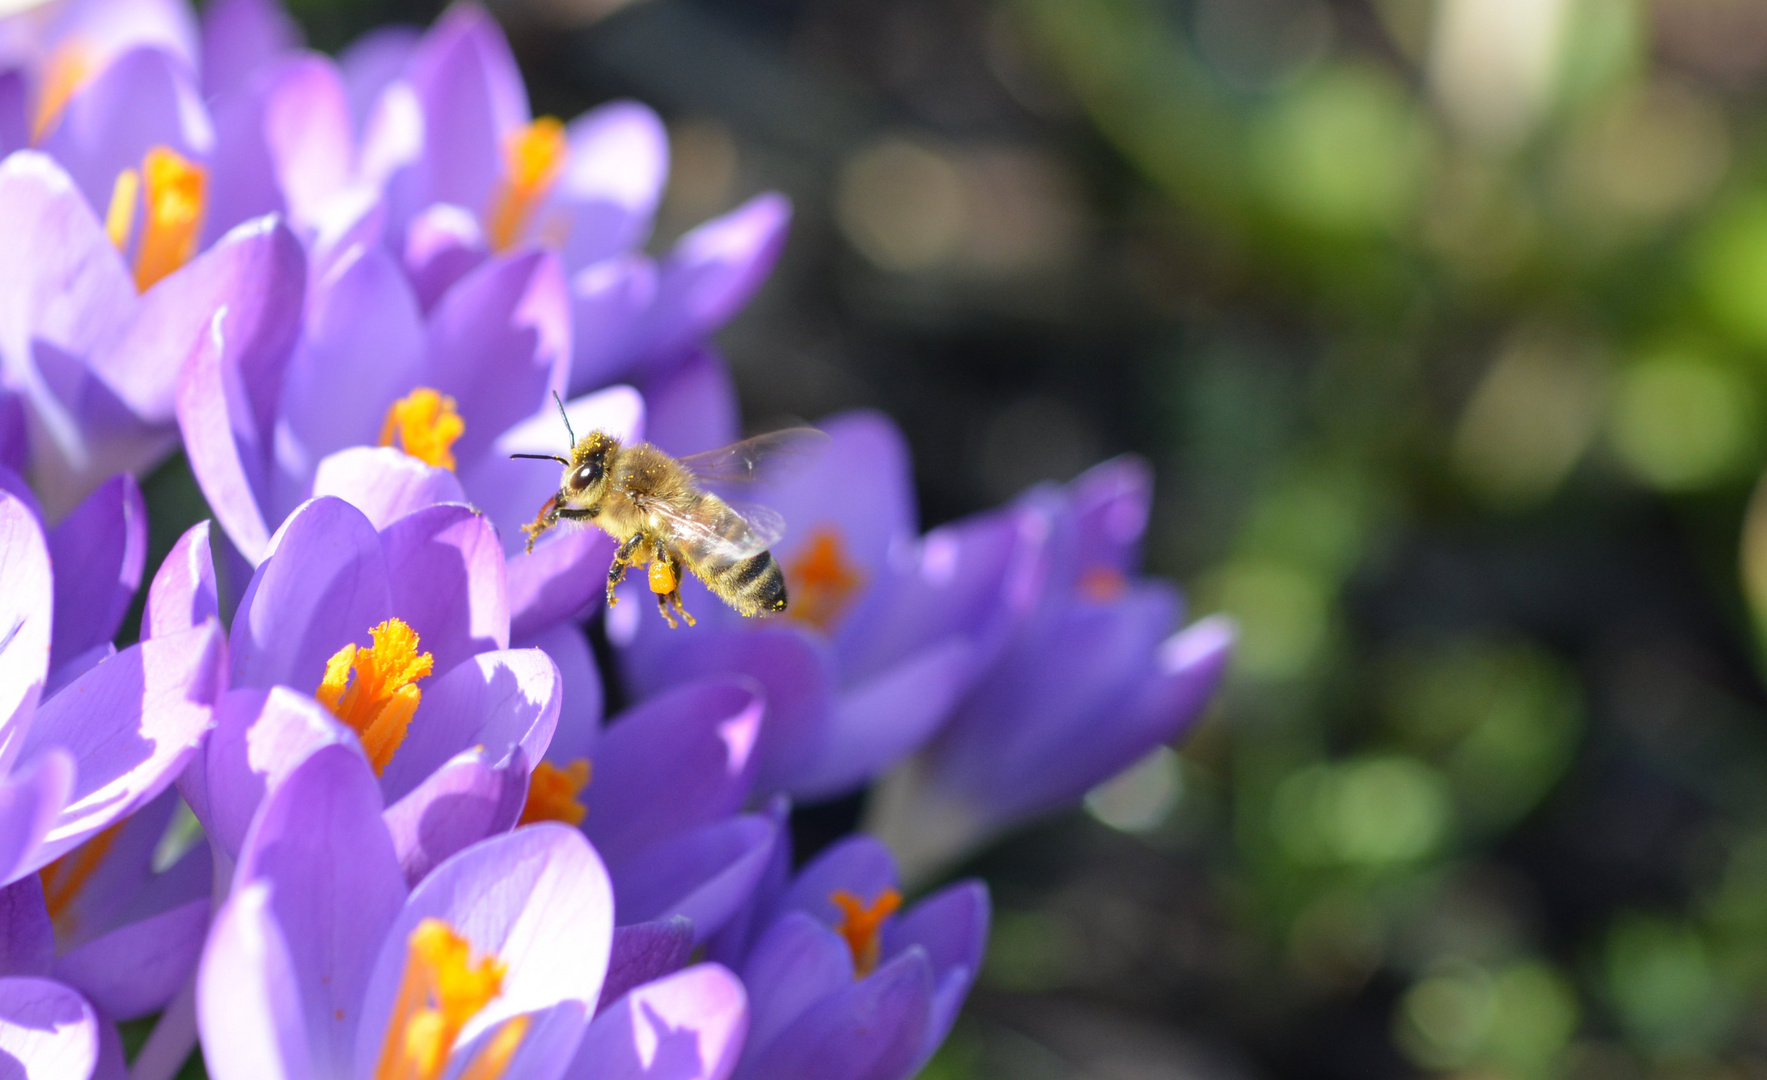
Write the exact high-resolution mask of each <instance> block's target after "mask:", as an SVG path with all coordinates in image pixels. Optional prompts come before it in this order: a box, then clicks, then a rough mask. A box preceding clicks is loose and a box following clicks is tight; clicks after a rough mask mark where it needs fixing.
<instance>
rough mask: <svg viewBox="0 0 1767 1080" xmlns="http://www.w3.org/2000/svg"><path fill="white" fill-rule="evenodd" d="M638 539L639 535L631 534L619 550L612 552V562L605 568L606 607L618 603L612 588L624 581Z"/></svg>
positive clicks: (636, 548) (636, 547)
mask: <svg viewBox="0 0 1767 1080" xmlns="http://www.w3.org/2000/svg"><path fill="white" fill-rule="evenodd" d="M640 538H641V534H639V533H633V534H632V535H631V536H628V537H627V538H626V542H625V543H623V544H621V545H620V546H619V549H618V550H616V551H615V552H614V561H613V563H612V564H611V565H609V566H608V568H607V606H608V607H613V606H614V605H615V604H617V603H619V602H620V601H619V599H618V598H617V597H615V596H614V587H615V586H617V585H619V583H620V582H622V581H624V580H626V568H627V567H628V566H631V565H632V555H633V553H634V552H636V551H637V550H638V544H639V542H640Z"/></svg>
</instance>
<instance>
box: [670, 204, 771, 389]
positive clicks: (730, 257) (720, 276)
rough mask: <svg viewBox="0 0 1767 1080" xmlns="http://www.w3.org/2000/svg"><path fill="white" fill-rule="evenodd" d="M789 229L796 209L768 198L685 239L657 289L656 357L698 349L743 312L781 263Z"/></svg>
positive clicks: (674, 254) (736, 211)
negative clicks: (691, 348) (705, 340)
mask: <svg viewBox="0 0 1767 1080" xmlns="http://www.w3.org/2000/svg"><path fill="white" fill-rule="evenodd" d="M790 225H791V203H789V202H788V201H786V199H785V197H784V196H782V195H776V194H766V195H758V196H756V197H755V198H753V199H750V200H749V201H748V202H746V203H744V204H743V205H741V206H739V207H737V208H736V209H735V210H732V211H731V212H730V213H728V214H725V215H724V216H723V217H720V218H716V219H714V220H712V221H708V222H706V223H705V224H704V225H701V226H700V227H699V228H697V229H694V230H693V231H692V232H690V233H688V234H687V235H686V236H683V237H682V238H681V240H680V241H679V242H678V243H677V244H676V245H675V248H674V250H673V251H671V252H670V253H669V257H668V258H667V259H665V260H664V262H663V267H662V275H661V278H660V280H659V281H658V284H657V299H656V306H655V309H654V310H653V313H652V315H651V321H652V326H653V328H654V329H653V332H654V333H655V334H656V335H657V342H656V344H655V346H654V350H655V352H656V353H657V354H658V355H666V354H668V353H671V352H673V351H675V350H677V349H681V348H684V347H687V346H690V345H693V344H695V343H696V342H698V341H700V340H703V339H704V338H705V337H706V336H707V335H708V334H710V333H711V332H712V331H714V330H716V329H718V328H719V327H721V326H723V325H724V324H725V323H727V322H729V321H730V319H731V317H732V316H734V315H735V314H736V313H737V312H738V311H740V310H742V307H743V305H744V304H747V303H748V302H749V298H750V297H751V296H753V295H754V294H755V292H756V291H757V290H758V289H760V287H761V284H762V283H763V282H765V281H766V280H767V275H768V274H769V273H771V272H772V270H773V264H774V263H776V262H778V261H779V254H780V252H782V251H783V250H785V235H786V231H787V229H788V228H789V227H790Z"/></svg>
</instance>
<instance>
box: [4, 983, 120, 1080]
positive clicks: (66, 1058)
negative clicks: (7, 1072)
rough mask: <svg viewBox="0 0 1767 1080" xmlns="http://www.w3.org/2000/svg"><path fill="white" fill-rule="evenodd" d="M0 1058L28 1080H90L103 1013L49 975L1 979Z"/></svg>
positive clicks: (96, 1054)
mask: <svg viewBox="0 0 1767 1080" xmlns="http://www.w3.org/2000/svg"><path fill="white" fill-rule="evenodd" d="M0 1058H3V1059H5V1060H6V1061H7V1062H9V1063H11V1065H12V1068H13V1069H14V1070H17V1071H15V1072H13V1073H12V1075H14V1076H18V1077H21V1078H24V1080H85V1078H86V1077H88V1076H90V1075H92V1070H93V1068H94V1067H95V1066H96V1065H97V1064H98V1016H97V1014H95V1013H94V1012H93V1011H92V1006H90V1005H88V1004H86V1001H85V999H83V998H82V997H80V995H79V994H78V993H76V992H75V991H73V990H72V989H69V988H68V987H66V986H63V985H61V984H60V983H57V982H51V981H50V980H48V979H31V978H19V979H0Z"/></svg>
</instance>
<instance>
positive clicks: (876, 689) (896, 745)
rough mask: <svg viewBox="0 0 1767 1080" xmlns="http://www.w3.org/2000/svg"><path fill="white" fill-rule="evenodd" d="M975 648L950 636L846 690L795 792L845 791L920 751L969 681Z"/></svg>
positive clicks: (818, 795) (813, 795) (826, 794)
mask: <svg viewBox="0 0 1767 1080" xmlns="http://www.w3.org/2000/svg"><path fill="white" fill-rule="evenodd" d="M974 652H975V650H974V649H973V648H971V647H970V644H969V642H968V641H966V640H964V639H961V638H951V639H947V640H946V641H944V642H941V643H940V644H937V645H934V646H932V647H931V648H928V649H923V650H922V651H921V652H919V653H917V654H916V655H914V656H912V657H910V658H909V659H908V660H906V661H904V662H903V663H901V664H899V665H897V666H896V667H895V668H893V669H892V670H890V671H888V672H886V673H884V674H883V675H880V676H878V677H877V678H874V679H872V680H870V681H869V682H866V683H864V684H862V685H859V686H856V687H851V688H849V689H847V690H845V691H843V692H842V693H841V697H840V701H839V703H838V704H837V705H836V706H835V709H834V713H833V715H832V718H831V722H830V724H829V728H828V742H827V744H826V749H825V750H824V751H823V753H822V755H821V756H820V757H819V758H818V759H817V760H816V762H815V764H813V765H812V766H810V767H809V768H808V769H806V770H805V771H804V773H803V774H801V775H800V776H799V777H798V778H797V779H796V780H795V781H794V782H793V783H792V784H791V785H790V787H789V790H790V791H791V792H792V794H794V795H796V796H797V797H799V798H802V799H824V798H832V797H834V796H836V795H841V794H845V793H846V792H849V791H852V790H854V789H856V788H859V787H862V786H864V784H865V783H866V781H868V780H870V779H871V778H872V777H874V776H878V775H880V774H881V773H883V772H884V771H885V770H886V769H888V768H889V767H890V766H892V765H894V764H895V763H896V762H898V761H900V760H902V759H903V758H905V757H907V756H908V755H909V754H911V753H913V752H914V751H915V750H917V749H919V747H920V746H921V744H922V743H924V742H926V741H927V740H928V739H930V738H932V736H933V734H934V733H935V732H937V731H938V729H939V728H940V726H941V725H943V724H944V722H945V720H946V718H947V717H949V716H950V714H951V709H952V707H953V706H954V705H956V704H957V699H958V697H959V696H960V695H962V693H963V691H964V690H965V688H967V687H968V686H969V682H970V679H971V674H972V670H973V664H972V663H971V658H972V656H973V655H974Z"/></svg>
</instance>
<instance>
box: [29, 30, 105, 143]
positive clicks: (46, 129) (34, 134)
mask: <svg viewBox="0 0 1767 1080" xmlns="http://www.w3.org/2000/svg"><path fill="white" fill-rule="evenodd" d="M96 74H98V54H97V51H96V50H95V49H94V48H93V47H92V45H91V44H90V43H89V42H87V41H85V40H84V39H81V38H69V39H68V40H67V41H64V42H62V43H61V44H60V45H57V46H56V47H55V51H54V52H52V53H50V54H49V63H48V64H47V65H46V66H45V67H44V69H43V81H42V83H41V84H39V85H38V87H37V109H36V112H35V113H33V114H32V116H31V144H32V145H36V144H38V143H41V142H42V141H43V140H44V138H46V137H47V136H48V135H49V133H50V132H52V131H54V130H55V125H57V124H59V123H61V114H62V113H64V112H66V111H67V103H68V102H69V101H71V100H73V96H74V94H75V92H77V91H78V90H79V89H80V87H82V86H85V85H86V84H87V83H88V82H90V81H91V79H92V77H93V76H94V75H96Z"/></svg>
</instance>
